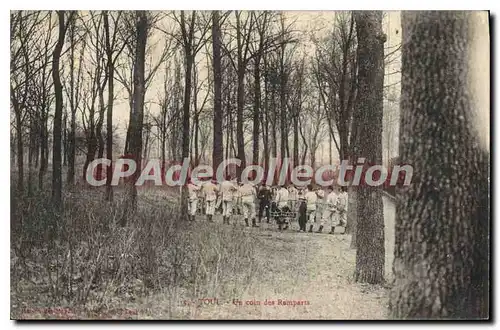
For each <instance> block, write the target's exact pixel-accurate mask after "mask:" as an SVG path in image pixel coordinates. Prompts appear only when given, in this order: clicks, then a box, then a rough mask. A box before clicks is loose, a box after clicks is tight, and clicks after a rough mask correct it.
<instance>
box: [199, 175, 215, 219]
mask: <svg viewBox="0 0 500 330" xmlns="http://www.w3.org/2000/svg"><path fill="white" fill-rule="evenodd" d="M218 190H219V189H218V188H217V185H215V183H213V180H210V181H207V182H205V183H204V184H203V185H202V186H201V191H202V194H203V196H204V198H205V213H206V215H207V219H208V221H210V222H213V220H212V217H213V215H214V213H215V200H216V199H217V191H218Z"/></svg>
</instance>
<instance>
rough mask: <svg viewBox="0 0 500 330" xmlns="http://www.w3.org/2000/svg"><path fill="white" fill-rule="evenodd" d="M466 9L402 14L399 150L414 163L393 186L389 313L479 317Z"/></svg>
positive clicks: (479, 225) (484, 191) (476, 148)
mask: <svg viewBox="0 0 500 330" xmlns="http://www.w3.org/2000/svg"><path fill="white" fill-rule="evenodd" d="M474 15H479V13H478V14H475V13H472V12H458V11H453V12H451V11H450V12H444V11H439V12H405V13H403V15H402V20H401V21H402V27H403V42H402V45H403V47H402V54H403V56H402V81H401V82H402V96H401V126H400V127H401V129H400V144H399V155H400V160H401V162H402V163H405V164H411V165H412V166H413V168H414V169H415V172H414V175H413V179H412V181H413V182H412V184H411V185H410V186H409V187H408V188H406V187H405V188H406V189H397V206H396V240H395V250H394V251H395V256H394V257H395V258H394V264H393V272H394V276H395V285H394V288H393V295H392V301H391V304H390V311H391V316H392V317H394V318H403V319H408V318H409V319H420V318H426V319H427V318H429V319H440V318H445V319H457V318H460V319H477V318H487V317H489V312H488V311H489V294H488V291H489V275H488V274H489V271H490V268H489V247H490V243H489V237H488V236H489V175H488V173H489V155H488V150H484V149H483V148H481V147H480V146H481V140H480V138H479V136H478V133H479V131H478V127H475V126H474V125H475V120H477V118H476V116H477V115H478V108H479V104H478V103H476V100H477V99H476V95H474V94H472V93H471V90H472V86H473V85H472V86H471V82H472V80H471V75H472V74H473V71H472V69H471V65H472V63H473V62H472V61H471V60H470V55H471V54H472V48H473V42H474V38H473V35H472V32H473V31H474V30H475V29H476V27H477V26H474V25H473V22H474V20H473V18H474ZM487 29H488V27H485V28H484V30H485V32H484V33H488V32H487V31H488V30H487ZM474 83H475V81H474V82H472V84H474ZM477 83H479V84H480V83H482V82H479V81H478V82H477ZM479 111H480V110H479ZM481 125H484V124H481Z"/></svg>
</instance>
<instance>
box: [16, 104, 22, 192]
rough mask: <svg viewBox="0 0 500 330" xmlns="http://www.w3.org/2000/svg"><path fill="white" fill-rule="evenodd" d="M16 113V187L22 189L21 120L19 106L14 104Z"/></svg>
mask: <svg viewBox="0 0 500 330" xmlns="http://www.w3.org/2000/svg"><path fill="white" fill-rule="evenodd" d="M15 113H16V137H17V139H16V142H17V172H18V173H17V188H18V190H19V191H23V190H24V147H23V128H22V127H23V126H22V122H21V109H20V106H19V105H17V106H15Z"/></svg>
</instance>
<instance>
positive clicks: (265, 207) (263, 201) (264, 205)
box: [257, 183, 272, 223]
mask: <svg viewBox="0 0 500 330" xmlns="http://www.w3.org/2000/svg"><path fill="white" fill-rule="evenodd" d="M257 198H258V199H259V223H260V221H261V220H262V213H263V212H264V211H266V218H267V223H269V218H270V217H271V216H270V205H269V203H270V201H271V199H272V196H271V190H269V188H268V187H267V186H266V184H265V183H263V184H262V187H260V190H259V194H258V195H257Z"/></svg>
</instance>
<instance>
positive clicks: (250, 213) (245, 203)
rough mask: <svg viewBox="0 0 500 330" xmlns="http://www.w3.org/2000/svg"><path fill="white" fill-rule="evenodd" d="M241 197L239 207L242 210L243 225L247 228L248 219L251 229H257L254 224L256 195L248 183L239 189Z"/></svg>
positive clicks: (253, 188)
mask: <svg viewBox="0 0 500 330" xmlns="http://www.w3.org/2000/svg"><path fill="white" fill-rule="evenodd" d="M239 194H240V195H241V206H242V208H243V218H245V225H246V226H247V227H248V226H249V225H248V218H249V217H250V218H251V219H252V227H258V226H257V224H256V223H255V197H257V193H256V191H255V187H254V186H253V185H251V184H250V183H248V182H247V183H244V184H243V185H241V187H240V189H239Z"/></svg>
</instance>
